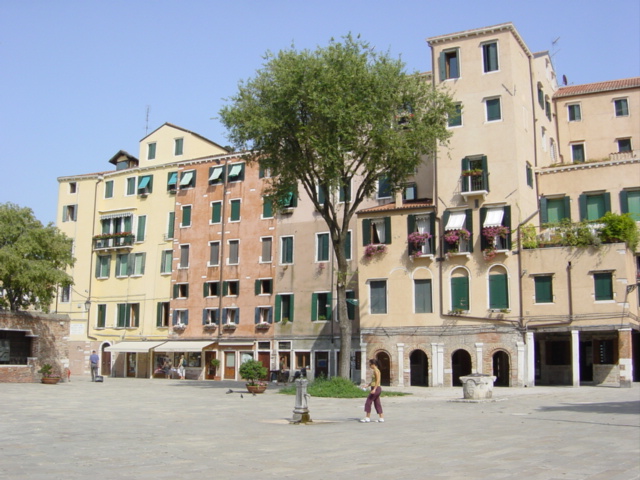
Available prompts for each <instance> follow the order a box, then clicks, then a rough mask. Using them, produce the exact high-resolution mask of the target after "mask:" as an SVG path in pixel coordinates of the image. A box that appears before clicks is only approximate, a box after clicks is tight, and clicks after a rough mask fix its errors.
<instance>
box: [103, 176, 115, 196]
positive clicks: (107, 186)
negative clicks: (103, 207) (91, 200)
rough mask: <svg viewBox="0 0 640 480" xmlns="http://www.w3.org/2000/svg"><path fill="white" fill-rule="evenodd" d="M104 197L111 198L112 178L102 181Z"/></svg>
mask: <svg viewBox="0 0 640 480" xmlns="http://www.w3.org/2000/svg"><path fill="white" fill-rule="evenodd" d="M104 198H113V180H107V181H106V182H104Z"/></svg>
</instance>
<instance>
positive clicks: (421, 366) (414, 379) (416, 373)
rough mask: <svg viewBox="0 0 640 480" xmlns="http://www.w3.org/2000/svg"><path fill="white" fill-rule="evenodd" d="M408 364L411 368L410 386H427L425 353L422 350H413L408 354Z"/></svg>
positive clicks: (427, 365) (427, 369)
mask: <svg viewBox="0 0 640 480" xmlns="http://www.w3.org/2000/svg"><path fill="white" fill-rule="evenodd" d="M409 364H410V368H411V386H412V387H427V386H429V360H428V359H427V354H426V353H424V352H423V351H422V350H414V351H413V352H411V355H410V356H409Z"/></svg>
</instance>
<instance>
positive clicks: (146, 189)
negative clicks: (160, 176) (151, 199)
mask: <svg viewBox="0 0 640 480" xmlns="http://www.w3.org/2000/svg"><path fill="white" fill-rule="evenodd" d="M152 191H153V175H145V176H143V177H138V195H143V196H144V195H148V194H150V193H151V192H152Z"/></svg>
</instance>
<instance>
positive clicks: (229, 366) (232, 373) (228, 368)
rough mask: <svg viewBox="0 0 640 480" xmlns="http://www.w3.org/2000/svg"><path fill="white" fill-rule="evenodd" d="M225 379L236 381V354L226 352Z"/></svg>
mask: <svg viewBox="0 0 640 480" xmlns="http://www.w3.org/2000/svg"><path fill="white" fill-rule="evenodd" d="M224 378H225V380H235V379H236V352H224Z"/></svg>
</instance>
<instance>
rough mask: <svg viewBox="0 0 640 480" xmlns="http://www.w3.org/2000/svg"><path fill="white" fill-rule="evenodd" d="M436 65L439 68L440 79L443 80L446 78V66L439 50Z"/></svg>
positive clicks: (442, 53)
mask: <svg viewBox="0 0 640 480" xmlns="http://www.w3.org/2000/svg"><path fill="white" fill-rule="evenodd" d="M438 67H439V68H440V81H441V82H444V81H445V80H446V79H447V66H446V59H445V56H444V52H440V56H439V57H438Z"/></svg>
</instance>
